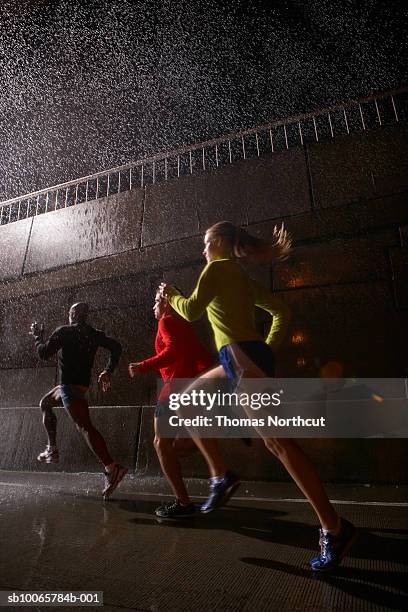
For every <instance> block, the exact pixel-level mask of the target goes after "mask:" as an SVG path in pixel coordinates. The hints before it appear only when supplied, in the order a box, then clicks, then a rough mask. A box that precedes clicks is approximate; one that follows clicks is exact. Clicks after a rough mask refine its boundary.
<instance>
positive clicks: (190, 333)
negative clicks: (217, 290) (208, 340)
mask: <svg viewBox="0 0 408 612" xmlns="http://www.w3.org/2000/svg"><path fill="white" fill-rule="evenodd" d="M154 348H155V351H156V355H154V357H150V358H149V359H145V360H144V361H141V362H140V363H139V370H140V371H141V372H143V373H145V372H153V371H156V372H157V371H158V372H160V376H161V377H162V379H163V380H165V381H166V383H165V385H164V386H163V388H162V389H161V391H160V394H159V399H160V400H165V399H166V398H167V397H168V395H169V393H170V381H171V380H172V379H174V378H195V377H196V376H198V375H199V374H200V373H201V372H204V371H205V370H208V369H209V368H211V366H213V365H214V361H213V359H212V357H211V355H210V353H209V352H208V351H207V349H206V348H204V346H203V345H202V344H201V342H200V340H199V339H198V337H197V334H196V332H195V330H194V328H193V326H192V325H191V324H190V323H188V322H187V321H185V320H184V319H182V318H180V317H178V316H174V315H172V314H169V315H165V316H164V317H162V318H161V319H160V320H159V324H158V327H157V334H156V340H155V346H154Z"/></svg>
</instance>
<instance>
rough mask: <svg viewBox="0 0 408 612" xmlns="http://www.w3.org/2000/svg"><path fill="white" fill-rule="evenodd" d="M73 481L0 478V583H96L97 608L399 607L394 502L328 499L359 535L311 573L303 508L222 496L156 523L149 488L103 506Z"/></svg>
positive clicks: (310, 526)
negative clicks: (338, 559) (219, 503)
mask: <svg viewBox="0 0 408 612" xmlns="http://www.w3.org/2000/svg"><path fill="white" fill-rule="evenodd" d="M55 478H56V479H57V478H58V475H56V476H55ZM84 478H86V476H85V475H82V480H81V486H80V487H78V486H77V484H78V482H79V481H76V480H75V475H72V476H71V477H70V478H69V479H67V480H66V482H65V487H64V488H62V487H61V486H60V487H58V488H56V489H53V488H52V487H50V486H49V481H48V484H47V486H44V487H42V486H41V482H40V481H39V480H38V477H37V479H36V483H35V486H34V484H33V486H30V485H29V478H28V479H26V481H25V482H21V481H19V479H18V478H17V477H16V479H15V480H13V476H12V475H11V474H10V473H8V474H7V475H4V474H0V491H1V502H0V530H1V531H0V533H1V552H0V556H1V559H0V563H1V571H0V590H11V589H19V590H75V591H78V590H95V591H103V592H104V602H105V606H104V608H103V609H104V610H120V609H129V610H151V611H154V612H161V611H163V612H170V611H171V612H174V611H178V610H180V611H181V610H183V611H184V610H185V611H190V610H194V612H200V611H204V610H205V611H206V612H208V611H210V610H217V611H218V610H219V611H222V612H228V611H231V612H232V611H234V612H237V611H248V612H254V611H256V612H258V611H261V610H265V611H268V612H270V611H271V610H313V611H317V610H370V611H372V610H403V609H407V608H408V596H407V593H406V584H407V580H406V577H405V571H406V564H407V553H406V550H407V538H408V525H407V507H404V505H400V506H398V505H389V506H384V505H381V506H379V505H364V504H360V503H358V504H342V505H341V506H339V508H340V511H341V513H342V514H343V515H344V516H346V517H347V518H348V519H350V520H352V521H353V522H355V523H356V524H357V526H358V527H359V528H360V532H361V533H360V538H359V540H358V542H357V544H356V545H355V547H354V549H353V551H352V554H351V556H350V557H349V558H347V560H346V561H345V562H344V564H343V566H342V567H341V568H340V569H339V570H338V571H336V572H335V573H334V574H331V575H328V576H322V577H320V576H314V575H313V574H312V573H311V572H310V571H309V568H308V559H309V557H310V556H311V555H312V554H313V553H314V552H315V550H316V548H317V530H316V526H315V523H314V517H313V515H312V512H311V511H310V510H309V508H308V506H307V505H306V504H303V503H296V502H294V501H291V502H283V501H275V502H271V501H268V502H265V501H262V500H261V501H259V500H256V501H255V500H248V501H241V500H240V501H232V502H231V503H230V505H229V506H227V507H226V508H224V509H223V510H220V511H218V512H215V513H213V514H210V515H206V516H197V517H196V518H192V519H188V520H187V521H186V522H177V523H175V522H169V521H167V522H166V521H165V522H161V523H158V522H157V521H156V520H155V518H154V516H153V510H154V508H155V507H156V506H157V505H158V502H157V498H156V500H154V496H152V497H151V498H149V497H148V496H146V495H143V497H142V498H138V497H137V492H136V493H135V492H134V493H133V495H128V494H127V490H126V489H125V490H124V491H117V492H116V497H115V498H114V499H113V500H112V501H110V502H106V503H103V502H101V501H100V499H99V497H98V491H97V489H96V488H95V481H94V480H92V481H90V483H89V486H88V487H84V486H83V480H84ZM334 497H335V496H334ZM336 498H337V499H339V497H336ZM401 501H403V500H401ZM10 609H11V608H10ZM25 609H27V608H25ZM33 609H36V610H38V608H33ZM50 609H51V608H44V610H50ZM64 609H67V608H64ZM76 609H77V610H78V609H80V608H76Z"/></svg>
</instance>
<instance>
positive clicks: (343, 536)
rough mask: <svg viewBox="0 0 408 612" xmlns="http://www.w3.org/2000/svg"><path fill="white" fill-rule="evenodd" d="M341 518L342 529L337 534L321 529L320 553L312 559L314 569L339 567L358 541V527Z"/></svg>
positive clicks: (324, 570) (328, 569) (323, 569)
mask: <svg viewBox="0 0 408 612" xmlns="http://www.w3.org/2000/svg"><path fill="white" fill-rule="evenodd" d="M340 520H341V530H340V533H339V535H337V536H334V535H332V534H331V533H326V532H324V531H323V529H320V530H319V533H320V540H319V544H320V555H318V556H317V557H313V559H310V565H311V567H312V570H313V571H315V572H328V571H330V570H332V569H334V568H336V567H338V566H339V565H340V563H341V562H342V560H343V558H344V557H345V556H346V555H347V553H348V551H349V550H350V548H351V547H352V546H353V544H354V542H355V541H356V539H357V536H358V531H357V528H356V527H355V526H354V525H353V524H352V523H350V522H349V521H346V519H343V518H342V519H340Z"/></svg>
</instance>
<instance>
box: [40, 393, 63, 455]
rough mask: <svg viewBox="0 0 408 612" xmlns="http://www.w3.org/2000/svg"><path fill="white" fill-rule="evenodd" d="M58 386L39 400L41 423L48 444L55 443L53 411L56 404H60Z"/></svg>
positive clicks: (54, 444)
mask: <svg viewBox="0 0 408 612" xmlns="http://www.w3.org/2000/svg"><path fill="white" fill-rule="evenodd" d="M59 389H60V388H59V386H57V387H54V388H53V389H51V391H49V392H48V393H47V394H46V395H44V397H42V398H41V400H40V408H41V412H42V415H43V425H44V428H45V431H46V432H47V437H48V446H56V445H57V417H56V416H55V413H54V411H53V408H55V407H56V406H62V405H63V404H62V400H61V396H60V392H59Z"/></svg>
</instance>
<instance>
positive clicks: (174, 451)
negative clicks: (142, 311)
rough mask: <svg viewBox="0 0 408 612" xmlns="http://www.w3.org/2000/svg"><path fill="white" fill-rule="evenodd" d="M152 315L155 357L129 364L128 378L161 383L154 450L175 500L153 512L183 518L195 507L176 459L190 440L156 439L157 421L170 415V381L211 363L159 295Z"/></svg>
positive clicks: (189, 328)
mask: <svg viewBox="0 0 408 612" xmlns="http://www.w3.org/2000/svg"><path fill="white" fill-rule="evenodd" d="M153 311H154V315H155V317H156V319H157V320H158V321H159V323H158V328H157V334H156V341H155V351H156V355H154V356H153V357H150V358H149V359H145V360H144V361H140V362H137V363H130V364H129V374H130V376H132V377H134V376H137V375H139V374H145V373H148V372H160V376H161V377H162V379H163V380H164V381H165V383H164V385H163V387H162V389H161V391H160V394H159V397H158V401H157V407H156V410H155V413H154V430H155V438H154V447H155V449H156V453H157V456H158V458H159V461H160V465H161V467H162V470H163V473H164V475H165V476H166V478H167V480H168V482H169V484H170V486H171V488H172V489H173V492H174V494H175V496H176V500H175V501H173V502H171V503H169V504H165V505H164V506H160V507H159V508H157V509H156V515H157V516H159V517H161V518H184V517H188V516H191V515H193V514H194V513H195V507H194V504H193V503H192V502H191V500H190V497H189V495H188V493H187V489H186V487H185V484H184V482H183V477H182V473H181V466H180V461H179V458H180V456H181V455H182V452H183V451H186V450H187V449H189V450H191V449H193V448H196V447H195V445H194V442H193V441H192V440H191V438H188V439H176V440H175V439H173V438H162V437H161V436H160V435H159V419H160V417H163V416H165V417H166V418H168V416H169V414H170V409H169V405H168V397H169V394H170V388H171V381H172V380H173V379H177V378H195V377H196V376H197V375H199V374H200V373H202V372H204V371H205V370H208V369H210V368H211V367H213V365H214V360H213V358H212V357H211V355H210V353H209V352H208V351H207V350H206V349H205V348H204V346H203V345H202V344H201V342H200V340H199V339H198V337H197V334H196V333H195V330H194V328H193V326H192V325H191V323H188V322H187V321H185V320H184V319H182V318H181V317H179V315H177V314H176V313H175V312H174V310H173V309H172V308H171V306H170V305H169V304H168V302H167V300H166V298H163V297H162V296H161V295H160V294H159V293H157V294H156V298H155V303H154V307H153ZM214 442H215V441H214Z"/></svg>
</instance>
